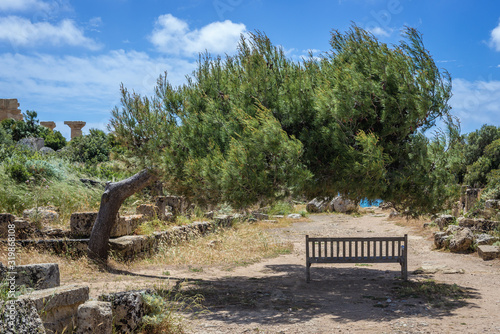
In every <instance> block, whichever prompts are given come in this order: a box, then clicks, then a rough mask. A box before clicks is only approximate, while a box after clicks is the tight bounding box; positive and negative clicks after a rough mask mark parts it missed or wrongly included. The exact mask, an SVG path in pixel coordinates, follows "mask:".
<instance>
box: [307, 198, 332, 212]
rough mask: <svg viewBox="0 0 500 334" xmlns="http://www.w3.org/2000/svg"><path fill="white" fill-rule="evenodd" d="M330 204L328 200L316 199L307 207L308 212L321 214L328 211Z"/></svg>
mask: <svg viewBox="0 0 500 334" xmlns="http://www.w3.org/2000/svg"><path fill="white" fill-rule="evenodd" d="M329 205H330V203H329V201H328V198H326V197H325V198H314V199H312V200H311V201H310V202H309V203H307V205H306V210H307V212H309V213H321V212H325V211H328V207H329Z"/></svg>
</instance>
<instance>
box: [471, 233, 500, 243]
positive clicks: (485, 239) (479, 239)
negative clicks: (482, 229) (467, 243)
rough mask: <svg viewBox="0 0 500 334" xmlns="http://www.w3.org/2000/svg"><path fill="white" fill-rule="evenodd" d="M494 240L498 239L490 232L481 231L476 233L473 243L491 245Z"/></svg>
mask: <svg viewBox="0 0 500 334" xmlns="http://www.w3.org/2000/svg"><path fill="white" fill-rule="evenodd" d="M496 241H498V238H496V237H494V236H492V235H491V234H487V233H482V234H478V235H476V237H475V240H474V243H475V244H476V245H492V244H494V243H495V242H496Z"/></svg>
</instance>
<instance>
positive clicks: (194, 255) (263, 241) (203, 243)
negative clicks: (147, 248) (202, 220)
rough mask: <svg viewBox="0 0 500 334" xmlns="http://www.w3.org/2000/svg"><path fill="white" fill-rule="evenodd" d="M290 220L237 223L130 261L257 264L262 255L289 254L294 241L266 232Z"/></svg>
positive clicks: (139, 264) (138, 264)
mask: <svg viewBox="0 0 500 334" xmlns="http://www.w3.org/2000/svg"><path fill="white" fill-rule="evenodd" d="M286 224H289V222H288V221H287V220H280V221H279V222H278V223H274V224H273V223H269V222H259V223H255V224H245V223H243V224H238V225H236V226H235V227H233V228H231V229H221V230H219V231H218V232H217V233H214V234H209V235H206V236H204V237H198V238H194V239H191V240H189V241H187V242H184V243H181V244H178V245H174V246H168V247H167V246H166V247H161V248H160V250H159V251H158V253H157V254H156V255H155V256H153V257H151V258H147V259H143V260H138V261H135V262H133V263H131V264H130V265H131V267H133V268H138V267H143V266H149V265H189V266H193V267H199V266H207V265H221V266H223V267H225V268H227V269H231V268H232V267H234V266H237V265H247V264H251V263H255V262H257V261H259V260H261V259H262V258H268V257H273V256H278V255H280V254H287V253H290V252H291V251H292V249H293V245H292V244H291V243H282V242H279V241H277V240H276V239H275V238H273V237H272V236H271V235H270V234H269V233H267V232H266V231H265V229H268V228H277V227H283V226H287V225H286Z"/></svg>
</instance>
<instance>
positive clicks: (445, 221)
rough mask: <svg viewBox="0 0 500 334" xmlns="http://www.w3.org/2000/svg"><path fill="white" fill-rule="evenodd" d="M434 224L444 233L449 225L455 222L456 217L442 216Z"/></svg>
mask: <svg viewBox="0 0 500 334" xmlns="http://www.w3.org/2000/svg"><path fill="white" fill-rule="evenodd" d="M434 222H435V223H436V225H437V226H438V227H439V229H440V230H441V231H443V230H444V229H445V228H446V227H447V226H448V225H450V224H453V223H454V222H455V217H454V216H451V215H442V216H440V217H439V218H437V219H436V220H435V221H434Z"/></svg>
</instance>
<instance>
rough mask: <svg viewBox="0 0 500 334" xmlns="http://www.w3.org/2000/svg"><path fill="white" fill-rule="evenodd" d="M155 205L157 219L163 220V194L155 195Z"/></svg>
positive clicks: (164, 206)
mask: <svg viewBox="0 0 500 334" xmlns="http://www.w3.org/2000/svg"><path fill="white" fill-rule="evenodd" d="M156 207H157V208H158V211H157V215H158V219H160V220H165V213H166V211H167V198H166V197H165V196H158V197H156Z"/></svg>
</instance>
